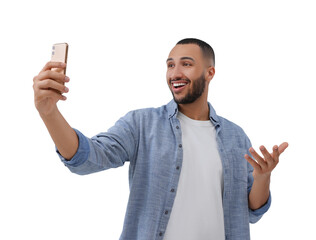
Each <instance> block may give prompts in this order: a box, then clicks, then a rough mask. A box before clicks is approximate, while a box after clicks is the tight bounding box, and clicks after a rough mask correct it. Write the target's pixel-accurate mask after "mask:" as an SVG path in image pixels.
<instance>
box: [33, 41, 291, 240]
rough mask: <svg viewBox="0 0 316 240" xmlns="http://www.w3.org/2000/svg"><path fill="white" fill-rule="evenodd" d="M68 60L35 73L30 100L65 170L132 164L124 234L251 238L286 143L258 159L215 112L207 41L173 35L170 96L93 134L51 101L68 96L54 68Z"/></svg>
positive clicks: (211, 58) (203, 239)
mask: <svg viewBox="0 0 316 240" xmlns="http://www.w3.org/2000/svg"><path fill="white" fill-rule="evenodd" d="M64 67H65V65H63V64H61V63H54V62H48V63H47V64H46V66H45V67H44V68H43V70H42V71H41V72H40V73H39V74H38V76H36V77H34V95H35V105H36V108H37V110H38V111H39V113H40V116H41V118H42V119H43V121H44V123H45V124H46V126H47V129H48V131H49V133H50V135H51V137H52V139H53V140H54V142H55V144H56V148H57V149H58V150H57V153H58V154H59V156H60V158H61V160H62V161H63V162H64V164H65V165H66V166H67V167H68V168H69V169H70V171H72V172H74V173H77V174H89V173H93V172H97V171H101V170H106V169H109V168H114V167H118V166H122V165H124V163H125V162H126V161H129V162H130V166H129V187H130V195H129V201H128V206H127V211H126V215H125V220H124V226H123V231H122V234H121V237H120V239H124V240H125V239H131V240H136V239H137V240H148V239H164V240H170V239H172V240H174V239H181V240H185V239H190V240H192V239H197V240H209V239H216V240H221V239H234V240H236V239H240V240H245V239H249V238H250V235H249V222H250V223H255V222H257V221H258V220H259V219H260V218H261V217H262V215H263V214H264V213H265V212H266V211H267V210H268V209H269V207H270V204H271V196H270V191H269V183H270V176H271V172H272V170H273V169H274V168H275V166H276V165H277V163H278V161H279V155H280V154H281V153H282V152H283V151H284V150H285V149H286V148H287V146H288V144H287V143H283V144H281V145H280V146H279V147H278V146H274V147H273V152H272V153H271V154H270V153H269V152H268V151H267V150H266V149H265V148H264V146H261V147H260V150H261V152H262V154H263V157H261V156H260V155H259V154H258V153H257V152H256V151H255V150H254V149H253V148H252V147H251V143H250V141H249V139H248V137H247V136H246V134H245V133H244V131H243V130H242V129H241V128H240V127H239V126H237V125H236V124H234V123H232V122H230V121H228V120H226V119H225V118H222V117H220V116H218V115H216V112H215V110H214V108H213V107H212V105H211V104H210V103H208V102H207V95H208V86H209V83H210V81H211V80H212V79H213V77H214V74H215V57H214V52H213V49H212V48H211V46H209V45H208V44H207V43H205V42H203V41H201V40H198V39H183V40H181V41H180V42H178V43H177V44H176V46H175V47H174V48H173V49H172V50H171V52H170V54H169V56H168V59H167V84H168V86H169V88H170V90H171V93H172V95H173V100H172V101H170V102H169V103H168V104H167V105H164V106H162V107H160V108H147V109H139V110H135V111H131V112H129V113H127V114H126V115H125V116H124V117H122V118H120V119H119V120H118V121H117V122H116V124H115V125H114V126H113V127H112V128H110V129H109V130H108V131H107V132H103V133H100V134H98V135H96V136H94V137H92V138H87V137H85V136H84V135H83V134H82V133H81V132H80V131H78V130H76V129H72V128H71V127H70V126H69V124H68V123H67V122H66V120H65V119H64V118H63V116H62V115H61V113H60V112H59V111H58V108H57V106H56V103H57V102H58V101H59V100H65V99H66V98H65V97H64V96H63V95H62V94H63V93H66V92H68V89H67V88H66V87H65V86H64V85H63V84H62V83H64V82H68V81H69V78H68V77H65V76H64V75H62V74H60V73H57V72H53V71H51V69H52V68H64ZM248 150H249V151H250V152H248ZM252 157H253V158H254V159H253V158H252ZM245 159H246V160H247V161H246V160H245Z"/></svg>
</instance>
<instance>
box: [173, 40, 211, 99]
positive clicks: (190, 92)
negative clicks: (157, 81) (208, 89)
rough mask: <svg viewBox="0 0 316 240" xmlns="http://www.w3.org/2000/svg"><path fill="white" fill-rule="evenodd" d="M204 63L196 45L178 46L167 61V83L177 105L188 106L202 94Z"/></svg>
mask: <svg viewBox="0 0 316 240" xmlns="http://www.w3.org/2000/svg"><path fill="white" fill-rule="evenodd" d="M204 65H205V62H204V60H203V56H202V51H201V49H200V47H199V46H198V45H196V44H179V45H176V46H175V47H174V48H173V49H172V50H171V52H170V54H169V57H168V59H167V83H168V86H169V89H170V91H171V93H172V95H173V98H174V100H175V102H176V103H178V104H188V103H192V102H194V101H195V100H196V99H198V98H199V97H200V96H201V95H202V94H203V92H204V89H205V85H206V80H205V66H204Z"/></svg>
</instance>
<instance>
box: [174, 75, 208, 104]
mask: <svg viewBox="0 0 316 240" xmlns="http://www.w3.org/2000/svg"><path fill="white" fill-rule="evenodd" d="M184 80H187V81H188V82H189V83H191V84H192V90H191V91H189V92H188V93H187V94H186V95H185V96H184V97H182V98H176V97H175V96H174V93H173V91H172V90H171V93H172V96H173V99H174V101H175V102H176V103H177V104H189V103H193V102H194V101H195V100H196V99H198V98H199V97H201V95H202V94H203V92H204V89H205V83H206V79H205V77H204V74H203V73H202V75H201V76H200V77H199V78H198V79H196V80H194V81H191V80H190V79H184Z"/></svg>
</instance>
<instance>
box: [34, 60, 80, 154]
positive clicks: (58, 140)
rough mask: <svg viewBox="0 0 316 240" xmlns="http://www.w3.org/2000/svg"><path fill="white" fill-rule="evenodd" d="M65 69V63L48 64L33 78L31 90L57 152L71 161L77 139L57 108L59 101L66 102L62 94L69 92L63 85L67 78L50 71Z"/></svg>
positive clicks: (76, 145) (76, 147) (75, 149)
mask: <svg viewBox="0 0 316 240" xmlns="http://www.w3.org/2000/svg"><path fill="white" fill-rule="evenodd" d="M65 67H66V64H65V63H61V62H48V63H47V64H46V65H45V66H44V68H43V69H42V70H41V71H40V73H39V74H38V75H37V76H35V77H34V78H33V82H34V84H33V89H34V102H35V107H36V109H37V111H38V112H39V114H40V116H41V118H42V120H43V121H44V123H45V125H46V127H47V130H48V132H49V134H50V136H51V137H52V139H53V141H54V143H55V145H56V147H57V149H58V151H59V152H60V154H61V155H62V156H63V157H64V158H65V159H71V158H72V157H73V156H74V155H75V153H76V151H77V149H78V137H77V134H76V132H75V131H74V130H73V129H72V128H71V126H70V125H69V124H68V122H67V121H66V120H65V118H64V117H63V116H62V114H61V113H60V112H59V110H58V108H57V102H58V101H59V100H62V101H65V100H66V97H65V96H63V95H62V94H63V93H67V92H68V91H69V89H68V88H67V87H65V85H64V84H65V83H66V82H69V77H67V76H65V75H64V74H62V73H59V72H57V71H53V70H52V68H59V69H60V68H65Z"/></svg>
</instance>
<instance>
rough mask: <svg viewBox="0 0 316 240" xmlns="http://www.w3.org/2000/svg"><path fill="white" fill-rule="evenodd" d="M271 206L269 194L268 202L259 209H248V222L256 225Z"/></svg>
mask: <svg viewBox="0 0 316 240" xmlns="http://www.w3.org/2000/svg"><path fill="white" fill-rule="evenodd" d="M270 205H271V192H269V198H268V201H267V202H266V203H265V204H264V205H263V206H262V207H260V208H258V209H256V210H251V209H250V208H249V222H250V223H256V222H257V221H259V220H260V218H261V217H262V216H263V214H265V213H266V212H267V211H268V209H269V208H270Z"/></svg>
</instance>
